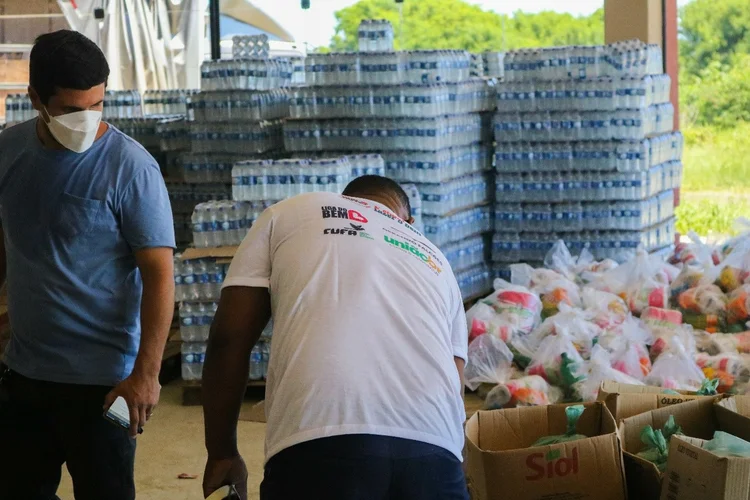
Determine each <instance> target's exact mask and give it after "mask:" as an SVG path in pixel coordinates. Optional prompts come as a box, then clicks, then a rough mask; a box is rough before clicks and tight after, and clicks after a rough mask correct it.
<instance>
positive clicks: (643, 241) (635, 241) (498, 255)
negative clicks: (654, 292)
mask: <svg viewBox="0 0 750 500" xmlns="http://www.w3.org/2000/svg"><path fill="white" fill-rule="evenodd" d="M674 236H675V219H674V218H672V219H669V220H667V221H664V222H661V223H659V224H657V225H655V226H652V227H650V228H648V229H646V230H645V231H579V232H559V233H558V232H542V233H538V232H515V233H513V232H502V233H495V235H494V236H493V238H492V260H493V262H499V263H516V262H534V261H542V260H544V257H545V256H546V255H547V252H549V250H550V249H551V248H552V246H553V245H554V244H555V242H556V241H557V240H563V241H565V244H566V245H567V246H568V248H570V249H571V252H573V253H579V252H580V251H581V250H583V249H584V248H587V249H588V250H589V251H590V252H591V253H592V254H593V255H594V258H596V259H597V260H602V259H613V260H616V261H618V262H624V261H626V260H628V259H630V258H632V257H633V256H634V255H635V252H636V250H637V249H638V248H639V247H643V248H644V249H645V250H646V251H648V252H652V251H655V250H659V249H661V248H664V247H667V246H669V245H672V244H673V243H674Z"/></svg>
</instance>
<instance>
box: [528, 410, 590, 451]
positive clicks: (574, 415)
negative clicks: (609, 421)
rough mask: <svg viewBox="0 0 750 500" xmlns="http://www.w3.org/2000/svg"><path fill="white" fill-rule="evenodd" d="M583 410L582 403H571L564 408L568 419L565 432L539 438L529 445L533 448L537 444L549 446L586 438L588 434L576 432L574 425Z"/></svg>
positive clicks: (576, 423)
mask: <svg viewBox="0 0 750 500" xmlns="http://www.w3.org/2000/svg"><path fill="white" fill-rule="evenodd" d="M584 411H585V408H584V406H583V405H573V406H568V407H567V408H565V416H566V417H567V419H568V425H567V430H566V431H565V434H562V435H559V436H545V437H543V438H539V439H537V440H536V442H535V443H534V444H532V445H531V447H532V448H535V447H537V446H549V445H552V444H559V443H569V442H571V441H578V440H580V439H586V438H588V436H584V435H583V434H576V426H577V425H578V420H580V418H581V415H583V412H584Z"/></svg>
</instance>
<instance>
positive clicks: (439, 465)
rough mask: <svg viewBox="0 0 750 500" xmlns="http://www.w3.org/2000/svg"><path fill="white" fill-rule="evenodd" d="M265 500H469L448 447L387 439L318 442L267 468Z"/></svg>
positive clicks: (275, 460) (290, 451)
mask: <svg viewBox="0 0 750 500" xmlns="http://www.w3.org/2000/svg"><path fill="white" fill-rule="evenodd" d="M260 498H261V500H289V499H302V498H306V499H311V500H313V499H325V500H339V499H340V500H400V499H403V500H468V498H469V495H468V492H467V488H466V480H465V478H464V473H463V469H462V467H461V462H460V461H459V460H458V459H457V458H456V456H455V455H453V453H451V452H449V451H448V450H445V449H443V448H440V447H437V446H433V445H430V444H426V443H422V442H419V441H411V440H408V439H399V438H392V437H385V436H373V435H362V434H356V435H347V436H336V437H330V438H323V439H316V440H314V441H308V442H305V443H301V444H298V445H296V446H292V447H290V448H287V449H285V450H282V451H281V452H279V453H278V454H277V455H274V456H273V457H271V459H270V460H269V461H268V463H267V464H266V468H265V477H264V478H263V483H262V484H261V486H260Z"/></svg>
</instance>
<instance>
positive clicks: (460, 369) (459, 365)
mask: <svg viewBox="0 0 750 500" xmlns="http://www.w3.org/2000/svg"><path fill="white" fill-rule="evenodd" d="M453 361H455V362H456V369H457V370H458V378H459V379H460V380H461V397H464V392H465V391H466V379H465V378H464V367H465V366H466V361H464V360H463V359H462V358H459V357H457V356H454V357H453Z"/></svg>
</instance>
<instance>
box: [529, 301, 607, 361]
mask: <svg viewBox="0 0 750 500" xmlns="http://www.w3.org/2000/svg"><path fill="white" fill-rule="evenodd" d="M593 320H594V317H593V313H592V312H590V311H586V310H583V309H580V308H573V307H569V306H567V305H565V304H562V305H560V311H559V312H558V313H557V314H556V315H554V316H551V317H549V318H547V319H545V320H544V321H543V322H542V324H541V325H539V327H538V328H536V329H535V330H534V331H533V332H531V335H529V337H528V345H529V346H530V347H531V348H536V347H538V346H539V345H540V344H541V343H542V341H543V340H544V339H546V338H547V337H549V336H550V335H555V334H556V333H557V332H559V331H565V332H568V335H570V337H571V339H572V340H573V344H574V345H575V346H576V349H577V350H578V352H579V353H580V354H581V355H582V356H588V353H589V352H591V348H592V347H593V345H594V339H595V338H597V337H598V336H599V335H600V334H601V331H602V330H601V328H599V326H597V325H596V324H595V323H594V322H593Z"/></svg>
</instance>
